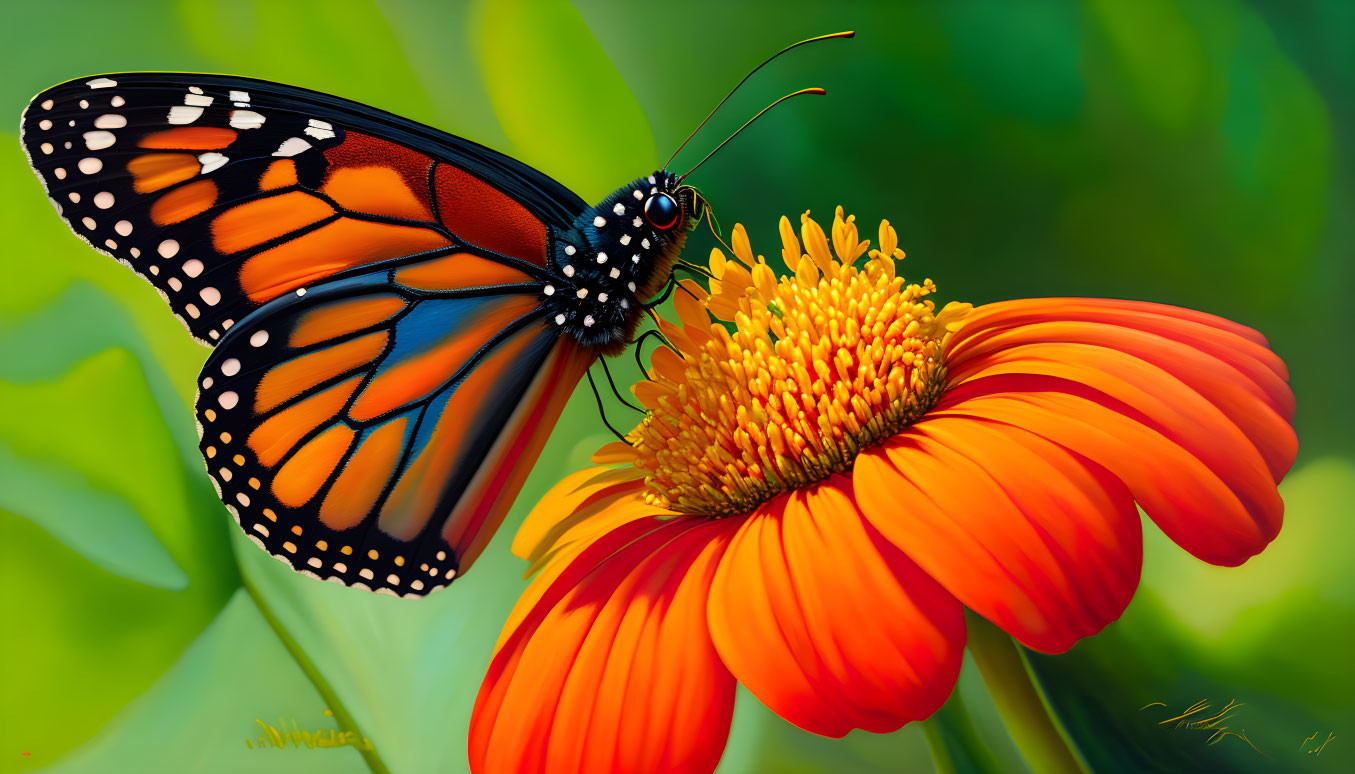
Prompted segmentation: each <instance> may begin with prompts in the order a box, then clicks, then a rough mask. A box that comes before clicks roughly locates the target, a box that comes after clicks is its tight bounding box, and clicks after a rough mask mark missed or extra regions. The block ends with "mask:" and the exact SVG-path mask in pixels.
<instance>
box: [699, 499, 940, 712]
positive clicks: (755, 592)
mask: <svg viewBox="0 0 1355 774" xmlns="http://www.w3.org/2000/svg"><path fill="white" fill-rule="evenodd" d="M709 620H710V631H711V638H712V639H713V640H714V642H715V647H716V650H717V651H718V652H719V653H720V657H721V658H722V659H723V660H724V662H725V664H726V665H727V666H728V667H729V669H730V671H731V672H733V673H734V675H735V676H736V677H737V678H738V680H739V682H741V683H743V684H744V685H745V686H746V687H747V688H748V689H749V690H751V691H752V692H753V693H754V694H755V695H756V696H757V697H758V698H759V699H761V700H762V702H763V703H764V704H766V705H767V706H768V707H769V708H771V709H772V710H773V711H775V712H776V713H777V714H778V715H780V716H781V717H783V718H785V719H786V720H789V721H790V722H792V723H794V724H795V725H797V726H800V727H801V728H804V729H807V730H809V731H812V732H814V733H816V734H824V735H826V736H839V737H840V736H842V735H844V734H846V733H847V732H848V731H850V730H852V729H853V728H864V729H866V730H868V731H874V732H887V731H893V730H895V729H897V728H899V727H900V726H902V725H903V724H904V723H907V722H909V721H911V720H920V719H922V718H925V717H927V716H929V715H931V714H932V713H933V712H935V711H936V709H937V708H938V707H940V706H941V704H942V703H943V702H945V700H946V697H948V696H949V695H950V692H951V689H952V688H953V687H954V685H955V680H956V677H957V676H958V675H959V672H960V658H961V652H962V650H963V648H964V639H965V632H964V617H963V612H962V609H961V607H960V605H959V604H958V603H956V601H955V599H954V598H953V597H951V596H950V595H949V594H947V593H946V591H945V590H944V589H942V588H941V587H940V586H939V585H937V583H936V582H935V581H933V580H932V579H931V578H929V577H927V576H926V574H924V573H923V572H922V571H921V570H919V569H918V567H917V566H916V565H914V564H913V563H912V562H910V561H909V560H908V558H907V557H906V556H904V555H903V553H902V552H900V551H899V550H898V549H897V548H895V547H894V546H892V545H890V544H889V542H888V541H886V540H885V539H884V538H883V537H881V535H880V534H879V533H878V532H876V531H875V530H874V529H873V528H871V527H870V526H869V525H867V524H866V523H865V522H864V521H863V520H862V518H861V515H860V513H859V512H858V510H857V508H856V505H855V503H854V502H853V501H852V498H851V494H850V483H849V482H848V481H847V479H845V478H843V477H841V476H837V477H834V478H832V479H829V480H828V481H827V482H825V483H823V484H821V485H819V486H817V487H815V488H813V489H807V490H800V491H798V492H795V493H791V494H787V495H782V496H780V497H778V498H776V499H774V500H772V501H771V502H770V503H768V504H767V505H765V506H763V507H762V508H761V509H759V510H758V511H756V512H754V513H753V514H752V515H751V516H749V517H748V518H747V519H746V520H744V522H743V525H742V527H741V528H740V529H739V531H738V533H737V534H736V535H735V536H734V538H733V540H732V541H731V542H730V545H729V549H728V550H727V551H726V552H725V556H724V558H723V559H722V560H721V562H720V568H719V570H717V571H716V574H715V581H714V583H713V585H712V587H711V604H710V610H709Z"/></svg>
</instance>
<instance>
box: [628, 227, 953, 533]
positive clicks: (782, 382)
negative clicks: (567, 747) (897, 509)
mask: <svg viewBox="0 0 1355 774" xmlns="http://www.w3.org/2000/svg"><path fill="white" fill-rule="evenodd" d="M800 231H801V237H802V238H803V249H804V252H802V251H801V242H800V240H799V239H797V238H796V234H795V232H794V230H793V229H792V228H791V226H790V221H789V220H787V219H786V218H784V217H783V218H782V219H781V236H782V241H783V243H784V248H783V251H782V257H783V259H784V260H785V263H786V266H787V267H788V268H789V269H790V271H791V272H792V273H791V275H790V276H782V277H781V278H779V279H778V278H776V276H775V275H774V274H773V272H772V270H771V267H769V266H768V265H767V263H766V260H765V259H764V258H763V257H762V256H757V257H756V258H754V257H753V254H752V250H751V249H750V248H749V244H748V238H747V236H746V234H745V233H744V230H743V227H742V226H735V228H734V233H733V238H732V242H733V246H732V249H733V252H734V254H735V257H736V258H737V259H738V261H729V260H726V258H725V256H724V254H723V253H721V252H720V251H719V250H713V251H711V260H710V267H711V272H712V274H713V275H714V276H715V279H714V280H712V282H711V293H710V294H709V295H708V294H706V293H705V291H703V290H701V289H700V287H699V286H697V285H696V284H695V283H691V282H684V283H683V288H684V289H685V291H686V292H684V291H683V290H679V291H678V293H677V295H676V306H677V311H678V316H679V318H680V319H681V320H682V322H683V323H684V324H683V325H682V326H681V327H679V326H677V325H673V324H671V323H668V322H667V321H665V320H660V323H659V325H660V329H661V331H662V332H663V333H664V335H665V337H666V338H667V339H668V341H669V342H670V343H671V347H672V348H668V347H661V348H659V349H658V350H656V351H655V353H654V355H653V358H652V362H653V368H652V370H651V373H650V380H649V381H646V382H641V383H640V384H639V385H637V386H636V390H635V392H636V395H637V397H639V398H640V400H641V401H642V402H643V403H644V404H645V407H646V408H647V409H648V410H649V414H648V415H647V416H646V417H645V419H644V421H643V422H642V423H641V424H640V425H639V426H638V427H636V428H635V430H633V431H632V432H631V435H630V441H631V443H632V446H633V448H634V455H635V460H634V464H635V466H636V467H637V468H639V469H641V470H643V471H644V472H645V483H646V487H647V496H648V498H649V499H650V501H651V502H653V503H655V504H657V505H660V506H662V507H665V508H668V509H671V510H675V511H679V512H683V513H693V514H703V515H710V516H718V515H732V514H736V513H744V512H747V511H750V510H752V509H753V508H755V507H756V506H757V505H758V504H760V503H762V502H765V501H766V500H769V499H771V498H772V497H774V496H775V495H777V494H779V493H781V492H785V491H789V490H791V489H795V488H797V487H802V486H805V485H807V484H812V483H814V482H816V481H821V480H823V479H825V478H827V477H828V476H830V475H832V474H833V473H838V472H844V471H847V470H850V469H851V467H852V464H853V462H854V461H855V459H856V456H857V454H859V453H860V452H861V450H862V449H864V448H866V447H868V446H870V445H872V444H875V443H879V442H880V441H882V440H884V439H885V438H888V437H890V436H892V435H894V434H895V433H898V432H899V431H900V430H901V429H903V428H904V427H906V426H907V425H909V424H912V423H913V422H915V421H917V419H918V418H919V417H921V416H922V415H923V414H924V413H925V412H926V411H927V410H928V409H930V408H931V407H932V406H933V405H935V404H936V401H937V400H938V399H939V398H940V396H941V393H942V391H943V390H944V388H945V374H946V369H945V363H944V358H943V355H944V343H945V339H946V336H947V333H948V329H952V328H954V327H955V322H956V321H957V320H958V319H959V318H960V317H961V316H963V315H964V314H965V313H966V312H967V311H968V310H969V308H970V307H969V305H968V304H951V305H948V306H947V307H946V308H945V309H944V310H942V311H941V312H940V313H937V312H936V310H935V305H934V304H933V303H932V302H931V301H929V300H927V298H926V297H927V296H928V295H930V294H931V293H933V292H934V291H935V289H936V288H935V286H934V285H933V284H932V282H931V280H926V281H924V282H923V283H922V284H921V285H917V284H906V283H905V281H904V279H903V278H902V277H899V276H897V275H896V274H895V263H896V261H898V260H902V259H903V257H904V254H903V251H901V250H898V249H897V244H898V242H897V236H896V235H895V233H894V229H893V228H892V227H891V226H890V225H889V222H888V221H884V222H882V223H881V224H880V249H878V250H871V251H870V254H869V257H868V260H867V261H866V262H865V264H864V265H863V266H862V267H861V268H859V269H858V268H857V267H856V266H855V265H854V264H855V262H856V260H857V259H858V258H859V257H860V256H861V255H862V254H863V253H865V252H866V250H867V248H868V247H869V242H858V241H857V230H856V225H855V222H854V218H852V217H847V218H845V219H844V218H843V215H842V208H841V207H839V208H838V210H837V215H836V217H835V218H834V223H833V240H832V241H833V252H832V253H830V251H829V246H828V239H827V237H826V236H825V235H824V232H823V230H822V229H821V228H820V227H819V225H818V224H817V223H815V222H814V221H813V220H812V219H810V218H809V214H808V213H805V215H804V216H802V217H801V230H800ZM833 253H835V255H834V254H833ZM712 317H713V318H714V319H712Z"/></svg>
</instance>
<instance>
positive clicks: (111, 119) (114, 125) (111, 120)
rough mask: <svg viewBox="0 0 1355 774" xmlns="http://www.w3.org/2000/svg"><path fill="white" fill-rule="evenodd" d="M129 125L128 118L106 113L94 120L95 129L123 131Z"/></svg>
mask: <svg viewBox="0 0 1355 774" xmlns="http://www.w3.org/2000/svg"><path fill="white" fill-rule="evenodd" d="M126 125H127V118H126V117H124V116H120V115H118V114H117V113H104V114H103V115H101V116H99V117H98V118H96V119H94V128H95V129H121V128H122V127H124V126H126Z"/></svg>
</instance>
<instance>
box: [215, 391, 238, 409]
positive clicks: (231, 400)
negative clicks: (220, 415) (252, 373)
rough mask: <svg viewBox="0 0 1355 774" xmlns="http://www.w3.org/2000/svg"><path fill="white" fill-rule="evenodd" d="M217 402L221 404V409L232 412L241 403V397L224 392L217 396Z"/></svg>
mask: <svg viewBox="0 0 1355 774" xmlns="http://www.w3.org/2000/svg"><path fill="white" fill-rule="evenodd" d="M216 402H217V403H220V404H221V408H223V409H226V410H230V409H233V408H235V406H236V405H237V404H238V403H239V402H240V396H239V395H238V394H236V393H234V392H223V393H221V394H220V395H218V396H216Z"/></svg>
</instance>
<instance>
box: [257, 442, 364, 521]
mask: <svg viewBox="0 0 1355 774" xmlns="http://www.w3.org/2000/svg"><path fill="white" fill-rule="evenodd" d="M355 435H356V433H354V432H353V430H352V428H350V427H348V425H345V424H343V423H336V424H334V425H333V426H331V427H330V428H329V429H328V430H325V431H324V432H323V433H320V434H319V435H317V436H316V437H315V438H312V439H311V440H310V442H309V443H307V444H306V445H305V446H302V447H301V448H300V449H298V450H297V452H296V454H294V455H293V456H292V458H291V459H290V460H287V463H286V464H285V465H283V466H282V468H281V469H280V470H278V472H277V475H275V476H273V496H274V497H277V498H278V502H280V503H282V504H283V505H285V506H287V507H289V508H299V507H301V506H303V505H305V504H306V503H308V502H310V501H311V499H313V498H314V497H315V495H317V494H319V492H320V487H322V486H324V485H325V481H326V479H328V478H329V473H330V471H332V470H334V468H335V467H336V466H338V464H339V461H340V460H342V459H343V455H345V454H347V453H348V447H349V446H351V445H352V444H353V437H354V436H355Z"/></svg>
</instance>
